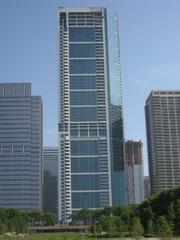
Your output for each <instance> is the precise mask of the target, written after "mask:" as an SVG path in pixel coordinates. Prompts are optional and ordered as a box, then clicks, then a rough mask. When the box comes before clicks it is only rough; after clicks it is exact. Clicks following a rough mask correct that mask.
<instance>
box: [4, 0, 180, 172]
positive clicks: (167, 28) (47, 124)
mask: <svg viewBox="0 0 180 240" xmlns="http://www.w3.org/2000/svg"><path fill="white" fill-rule="evenodd" d="M59 6H66V7H72V6H73V7H85V6H103V7H108V8H110V9H111V10H113V11H115V12H117V13H118V15H119V28H120V46H121V71H122V80H123V95H124V96H123V97H124V118H125V137H126V139H133V140H139V139H141V140H142V142H143V143H144V159H145V174H147V171H148V170H147V156H146V134H145V119H144V103H145V100H146V98H147V96H148V94H149V93H150V91H151V90H152V89H180V44H179V43H180V31H179V24H180V14H179V13H180V1H179V0H88V1H87V0H76V1H75V0H61V1H60V0H0V81H1V82H31V83H32V91H33V94H34V95H41V96H42V98H43V105H44V145H46V146H47V145H49V146H55V145H57V81H58V33H57V12H58V7H59Z"/></svg>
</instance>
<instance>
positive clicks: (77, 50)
mask: <svg viewBox="0 0 180 240" xmlns="http://www.w3.org/2000/svg"><path fill="white" fill-rule="evenodd" d="M69 57H70V58H89V57H94V58H95V57H96V45H95V44H91V43H88V44H80V43H76V44H70V45H69Z"/></svg>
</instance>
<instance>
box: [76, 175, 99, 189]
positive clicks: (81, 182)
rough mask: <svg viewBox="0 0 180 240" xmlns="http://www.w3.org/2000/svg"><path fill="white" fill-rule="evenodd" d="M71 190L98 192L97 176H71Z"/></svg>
mask: <svg viewBox="0 0 180 240" xmlns="http://www.w3.org/2000/svg"><path fill="white" fill-rule="evenodd" d="M71 187H72V190H98V189H99V175H93V174H92V175H72V176H71Z"/></svg>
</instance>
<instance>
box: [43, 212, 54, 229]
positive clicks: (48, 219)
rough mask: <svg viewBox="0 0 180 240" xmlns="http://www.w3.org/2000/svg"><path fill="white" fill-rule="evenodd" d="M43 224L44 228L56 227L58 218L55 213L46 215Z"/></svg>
mask: <svg viewBox="0 0 180 240" xmlns="http://www.w3.org/2000/svg"><path fill="white" fill-rule="evenodd" d="M42 223H43V225H44V226H48V225H55V224H56V223H57V217H56V216H55V215H54V214H53V213H44V214H43V216H42Z"/></svg>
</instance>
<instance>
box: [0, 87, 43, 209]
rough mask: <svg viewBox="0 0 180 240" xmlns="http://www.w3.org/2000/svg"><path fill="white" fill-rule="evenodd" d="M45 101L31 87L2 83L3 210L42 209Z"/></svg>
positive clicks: (0, 155)
mask: <svg viewBox="0 0 180 240" xmlns="http://www.w3.org/2000/svg"><path fill="white" fill-rule="evenodd" d="M41 189H42V101H41V97H39V96H31V84H30V83H0V207H3V208H18V209H21V210H35V209H41V207H42V199H41Z"/></svg>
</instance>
